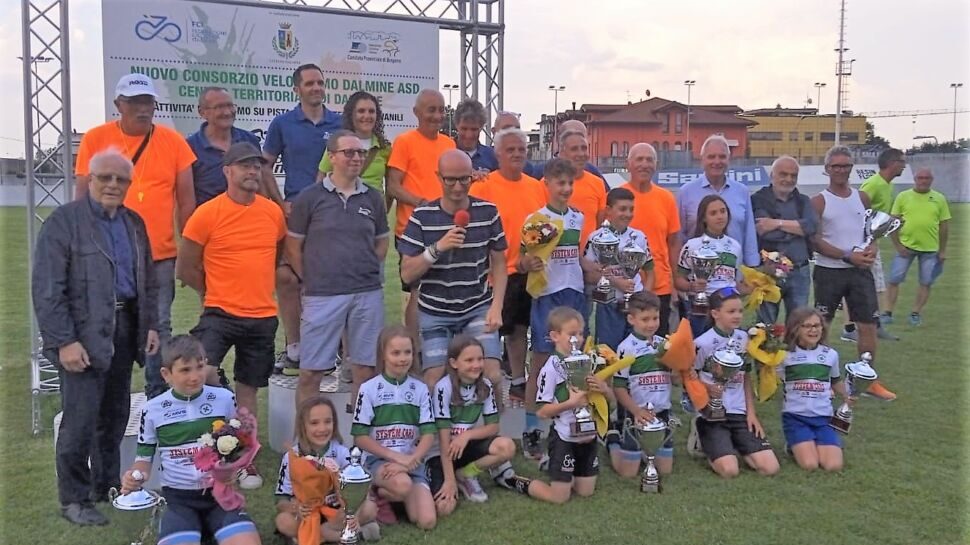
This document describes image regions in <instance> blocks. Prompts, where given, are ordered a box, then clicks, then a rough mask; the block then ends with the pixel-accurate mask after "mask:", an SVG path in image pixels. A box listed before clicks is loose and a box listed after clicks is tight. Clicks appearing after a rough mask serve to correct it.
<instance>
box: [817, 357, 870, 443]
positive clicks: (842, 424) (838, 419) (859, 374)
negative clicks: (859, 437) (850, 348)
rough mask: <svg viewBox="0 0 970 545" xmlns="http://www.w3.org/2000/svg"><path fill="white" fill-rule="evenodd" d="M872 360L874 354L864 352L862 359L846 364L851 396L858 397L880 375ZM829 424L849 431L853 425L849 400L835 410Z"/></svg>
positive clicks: (847, 387)
mask: <svg viewBox="0 0 970 545" xmlns="http://www.w3.org/2000/svg"><path fill="white" fill-rule="evenodd" d="M871 362H872V354H870V353H869V352H863V353H862V360H861V361H856V362H852V363H847V364H845V393H846V394H847V395H848V396H849V397H856V396H858V395H859V394H861V393H863V392H865V391H866V390H868V389H869V386H871V385H872V383H873V382H875V381H876V379H877V378H878V377H879V375H877V374H876V370H875V369H873V368H872V366H871V365H870V363H871ZM829 426H832V427H833V428H835V429H836V431H839V432H842V433H846V434H847V433H849V429H850V428H851V427H852V407H850V406H849V403H848V402H845V403H843V404H842V405H841V406H840V407H839V409H838V410H837V411H835V414H834V415H832V419H831V420H830V421H829Z"/></svg>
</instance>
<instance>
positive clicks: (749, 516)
mask: <svg viewBox="0 0 970 545" xmlns="http://www.w3.org/2000/svg"><path fill="white" fill-rule="evenodd" d="M954 212H955V216H956V217H955V220H954V226H953V227H954V228H953V229H951V233H952V234H951V240H950V246H949V248H950V250H949V255H950V257H949V259H948V261H947V265H946V266H947V272H946V274H944V276H943V277H942V278H941V279H940V281H939V283H938V284H937V287H936V288H934V293H933V297H932V299H931V301H930V305H929V306H928V308H927V309H926V311H925V313H924V325H923V327H922V328H920V329H914V328H910V327H909V326H907V325H894V326H891V330H892V331H894V332H895V333H897V334H899V335H900V336H902V340H901V341H900V342H897V343H882V344H880V352H879V354H878V358H877V364H878V369H879V371H880V373H881V374H882V376H883V377H884V378H885V382H886V383H887V384H888V385H889V386H890V387H891V388H892V389H893V390H895V391H896V392H897V393H898V394H899V399H898V400H897V401H896V402H894V403H882V402H878V401H874V400H863V401H861V402H860V403H859V404H858V405H857V413H856V415H857V416H856V423H855V426H854V429H853V433H852V435H851V436H850V437H849V438H848V439H847V440H846V448H845V459H846V468H845V470H844V471H843V472H841V473H839V474H822V473H813V474H809V473H805V472H803V471H801V470H799V469H798V468H797V466H795V464H794V462H793V461H792V460H790V459H789V458H787V457H786V456H784V454H783V453H782V452H781V450H782V445H783V442H784V439H783V436H782V434H781V425H780V419H779V415H778V406H779V401H778V400H773V401H771V402H769V403H767V404H765V405H762V406H760V407H759V416H760V417H761V420H762V422H763V423H764V425H765V428H766V429H767V432H768V435H769V438H770V439H771V440H772V442H773V443H774V445H775V447H776V453H777V454H778V455H779V458H780V459H781V463H782V471H781V473H780V474H779V475H778V476H776V477H774V478H770V479H766V478H761V477H758V476H756V475H754V474H753V473H752V472H750V471H745V472H743V473H742V475H741V476H740V477H739V478H737V479H734V480H732V481H730V482H722V481H721V480H720V479H718V478H716V477H715V476H714V475H713V474H712V473H711V472H710V471H709V470H708V469H707V468H706V466H705V464H704V463H702V462H700V461H697V460H693V459H690V458H688V457H687V456H686V455H684V449H683V443H684V436H685V433H686V432H685V431H684V429H681V431H679V432H678V437H677V446H676V448H677V454H676V455H675V460H676V462H675V468H674V474H673V475H672V476H670V477H669V478H668V479H667V480H666V483H665V484H666V491H665V493H664V494H662V495H654V496H647V495H643V494H641V493H639V491H638V483H634V482H621V481H620V480H619V479H618V478H617V477H616V476H615V475H614V474H613V473H612V471H611V470H610V469H609V468H608V467H603V470H602V473H601V476H600V480H599V483H598V485H597V492H596V495H595V496H593V497H592V498H589V499H579V500H573V501H571V502H569V503H568V504H566V505H564V506H559V507H557V506H551V505H545V504H540V503H538V502H536V501H533V500H530V499H527V498H524V497H521V496H518V495H514V494H512V493H510V492H507V491H504V490H496V489H494V488H488V491H489V493H490V496H491V499H490V501H489V502H488V503H487V504H484V505H473V504H464V505H462V506H461V507H459V509H458V511H457V512H456V513H455V514H454V515H453V516H451V517H450V518H448V519H445V520H443V521H440V523H439V525H438V528H437V529H435V530H434V531H431V532H423V531H420V530H417V529H415V528H413V527H410V526H408V525H398V526H394V527H389V528H385V529H384V532H383V534H384V542H385V543H388V544H404V543H441V544H459V543H475V544H476V545H485V544H506V543H509V544H516V543H523V544H526V543H527V544H530V545H540V544H549V545H565V544H566V543H571V544H592V543H611V544H641V543H643V544H646V543H650V544H685V545H686V544H691V545H697V544H745V545H749V544H792V545H794V544H806V545H819V544H821V543H835V544H843V543H845V544H875V545H889V544H899V545H913V544H927V545H949V544H958V543H970V532H968V530H967V519H966V516H967V508H968V506H967V490H968V486H967V485H968V479H967V471H966V463H965V455H966V452H967V450H966V437H967V434H966V432H967V430H966V425H967V422H968V418H967V417H966V415H967V411H968V410H970V404H968V402H967V399H968V396H967V390H968V383H967V372H966V368H965V366H966V361H965V357H966V355H967V350H966V349H965V348H964V345H963V344H962V343H963V342H965V340H962V339H965V336H966V334H967V327H966V314H967V313H966V304H967V298H966V295H967V275H966V274H965V273H964V271H965V270H966V268H967V267H968V266H970V255H968V252H967V248H968V244H970V240H968V238H967V230H968V224H970V214H968V212H970V206H966V205H962V206H955V207H954ZM24 217H25V212H24V210H23V209H20V208H0V229H2V232H3V236H2V238H0V249H2V254H0V255H2V259H0V278H3V281H4V286H3V289H2V291H0V369H2V370H0V407H2V426H0V434H2V435H0V479H2V480H0V486H2V495H0V521H2V528H0V543H2V544H5V545H22V544H23V545H26V544H32V543H43V544H50V545H54V544H112V545H114V544H123V543H124V544H127V543H128V541H126V539H128V538H130V537H131V536H128V535H123V534H122V532H121V531H120V527H119V525H118V524H112V525H110V526H108V527H105V528H97V529H83V528H81V529H79V528H77V527H74V526H72V525H70V524H69V523H67V522H66V521H64V520H63V519H61V518H60V517H59V516H58V503H57V492H56V485H55V478H54V458H53V453H54V449H53V444H52V439H53V435H52V433H51V432H49V431H48V432H45V433H43V434H41V435H40V436H38V437H33V436H32V435H31V429H30V427H31V426H30V392H29V390H30V386H29V385H30V381H29V376H30V375H29V356H28V354H29V345H30V343H29V338H28V337H29V327H28V312H27V305H28V301H29V299H28V293H27V288H26V286H27V284H26V270H27V266H26V259H27V255H26V247H27V242H26V233H25V229H24ZM888 250H889V248H886V249H885V250H884V252H883V255H885V256H887V258H888V256H889V255H891V252H890V251H888ZM394 259H395V262H394V264H393V265H392V267H396V258H394ZM392 267H389V268H388V270H391V271H393V270H394V268H392ZM886 270H887V272H888V268H887V269H886ZM914 272H915V268H914V271H911V274H910V279H909V282H907V284H906V285H905V287H904V289H903V290H902V295H901V297H900V304H899V305H898V306H897V314H898V315H900V316H901V318H902V319H901V320H900V321H902V322H905V321H906V320H905V316H906V315H907V314H908V310H909V305H910V302H911V301H912V297H913V295H914V287H915V279H914ZM386 300H387V304H388V316H389V319H392V320H393V319H399V316H400V297H399V292H398V291H397V288H396V286H391V287H389V288H388V297H387V298H386ZM197 301H198V300H197V299H196V298H195V297H194V294H192V293H190V292H189V290H187V289H182V290H179V292H178V296H177V300H176V304H175V310H174V320H173V322H174V324H173V325H174V329H175V331H176V332H185V331H187V330H188V329H189V328H190V327H191V326H192V325H193V324H194V322H195V319H196V313H197V311H198V309H197V304H198V303H197ZM833 344H834V346H835V347H837V348H838V349H839V351H840V353H841V354H842V357H843V361H848V360H847V358H850V357H854V356H855V349H854V346H852V345H849V344H846V343H842V342H840V341H838V340H835V341H833ZM135 374H136V375H138V374H140V373H139V370H138V369H137V368H136V371H135ZM140 384H141V379H140V377H139V378H137V379H136V385H137V386H136V387H140ZM49 401H51V403H50V404H49V405H50V406H49V407H47V411H46V415H45V416H46V418H48V419H50V418H51V417H52V416H53V414H54V412H55V408H56V399H54V398H51V399H49ZM261 403H262V404H263V409H262V414H261V416H262V417H263V421H264V423H265V412H266V410H265V403H266V391H265V390H264V391H263V392H262V393H261ZM678 410H679V409H678ZM48 425H49V420H48ZM262 439H263V441H264V444H266V445H267V447H266V448H264V450H263V452H262V453H260V455H259V458H258V465H259V467H260V469H261V471H262V472H263V474H264V476H266V481H267V482H266V484H265V485H264V487H263V488H262V489H261V490H259V491H255V492H251V493H249V494H248V502H249V506H250V509H249V510H250V513H251V514H252V516H253V518H254V519H255V520H256V522H257V524H258V526H259V528H260V530H261V533H262V536H263V541H264V543H276V542H277V541H276V540H275V539H276V538H274V537H273V522H272V520H273V516H274V513H275V510H274V499H273V496H272V480H273V476H274V475H275V473H276V471H277V468H278V467H279V455H278V454H276V453H274V452H272V451H271V450H270V449H269V447H268V438H267V436H266V433H265V426H264V427H263V433H262ZM603 459H604V460H605V458H603ZM516 466H517V468H518V469H519V471H520V472H521V473H523V474H528V475H532V476H535V475H536V474H537V471H536V466H535V464H534V463H531V462H526V461H525V460H523V459H521V458H519V459H518V460H517V461H516ZM486 486H487V485H486ZM103 511H105V512H106V513H107V514H108V515H109V516H111V517H112V518H116V516H115V515H116V514H115V513H112V512H111V511H112V509H111V508H110V507H106V508H104V509H103Z"/></svg>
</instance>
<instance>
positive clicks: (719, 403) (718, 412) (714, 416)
mask: <svg viewBox="0 0 970 545" xmlns="http://www.w3.org/2000/svg"><path fill="white" fill-rule="evenodd" d="M708 364H709V366H710V367H709V368H710V372H711V375H712V376H713V377H714V382H715V383H716V384H718V385H720V386H721V393H719V394H712V395H711V400H710V401H709V402H708V405H707V409H708V410H707V415H706V416H705V417H704V418H705V419H706V420H708V421H709V422H723V421H724V420H727V413H726V412H725V410H724V399H723V398H722V397H721V396H722V395H723V390H724V388H725V386H726V385H727V383H729V382H731V379H733V378H734V376H735V375H737V374H738V373H739V372H740V371H741V368H742V367H743V366H744V360H743V359H742V358H741V356H740V355H738V353H737V352H735V351H734V350H731V349H723V350H718V351H716V352H714V354H713V355H712V356H711V357H710V358H709V359H708Z"/></svg>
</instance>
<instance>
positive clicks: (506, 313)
mask: <svg viewBox="0 0 970 545" xmlns="http://www.w3.org/2000/svg"><path fill="white" fill-rule="evenodd" d="M528 279H529V275H528V274H518V273H516V274H510V275H509V279H508V283H507V284H506V285H505V301H504V302H503V303H502V328H501V329H499V333H500V334H502V335H508V334H510V333H512V331H513V330H514V329H515V326H517V325H521V326H525V327H529V317H530V315H531V313H532V296H531V295H529V292H528V291H526V289H525V286H526V282H527V281H528Z"/></svg>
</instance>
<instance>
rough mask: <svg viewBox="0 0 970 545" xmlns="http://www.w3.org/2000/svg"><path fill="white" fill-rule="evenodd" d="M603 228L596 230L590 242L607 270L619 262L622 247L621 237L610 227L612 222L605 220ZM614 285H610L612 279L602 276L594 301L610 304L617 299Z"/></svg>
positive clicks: (597, 284)
mask: <svg viewBox="0 0 970 545" xmlns="http://www.w3.org/2000/svg"><path fill="white" fill-rule="evenodd" d="M601 227H602V228H601V229H600V230H598V231H597V232H596V234H595V235H593V236H592V237H590V239H589V243H590V245H591V246H592V247H593V251H595V252H596V262H597V263H599V265H600V267H602V268H603V269H604V270H606V268H607V267H612V266H614V265H616V264H617V260H618V257H617V253H618V252H619V249H620V238H619V237H618V236H616V233H614V232H613V229H612V228H610V222H609V221H604V222H603V225H601ZM613 294H614V291H613V286H611V285H610V281H609V280H607V279H606V275H603V276H602V277H600V279H599V282H597V283H596V288H595V289H594V290H593V301H595V302H597V303H600V304H603V305H608V304H610V303H612V302H613V301H615V300H616V298H615V297H614V295H613Z"/></svg>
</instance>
